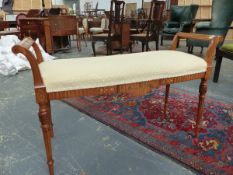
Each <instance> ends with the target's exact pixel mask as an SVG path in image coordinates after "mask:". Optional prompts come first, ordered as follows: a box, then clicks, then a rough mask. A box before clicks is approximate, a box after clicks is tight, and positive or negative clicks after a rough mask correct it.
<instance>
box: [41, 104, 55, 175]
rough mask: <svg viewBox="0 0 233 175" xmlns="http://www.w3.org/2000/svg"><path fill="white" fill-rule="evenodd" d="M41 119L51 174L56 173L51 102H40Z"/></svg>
mask: <svg viewBox="0 0 233 175" xmlns="http://www.w3.org/2000/svg"><path fill="white" fill-rule="evenodd" d="M38 115H39V119H40V122H41V128H42V133H43V137H44V144H45V150H46V156H47V164H48V168H49V174H50V175H54V165H53V158H52V143H51V129H50V128H51V127H50V119H49V103H44V104H39V113H38Z"/></svg>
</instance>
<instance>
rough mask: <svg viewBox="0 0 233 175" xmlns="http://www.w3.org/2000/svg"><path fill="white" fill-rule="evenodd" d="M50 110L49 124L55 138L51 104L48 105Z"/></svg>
mask: <svg viewBox="0 0 233 175" xmlns="http://www.w3.org/2000/svg"><path fill="white" fill-rule="evenodd" d="M48 107H49V108H48V110H49V123H50V133H51V137H54V132H53V120H52V112H51V105H50V102H49V105H48Z"/></svg>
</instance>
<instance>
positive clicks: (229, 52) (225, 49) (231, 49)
mask: <svg viewBox="0 0 233 175" xmlns="http://www.w3.org/2000/svg"><path fill="white" fill-rule="evenodd" d="M223 57H224V58H227V59H230V60H233V44H224V45H223V46H222V47H221V48H217V51H216V65H215V70H214V78H213V81H214V82H215V83H217V82H218V77H219V72H220V68H221V64H222V58H223Z"/></svg>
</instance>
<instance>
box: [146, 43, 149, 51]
mask: <svg viewBox="0 0 233 175" xmlns="http://www.w3.org/2000/svg"><path fill="white" fill-rule="evenodd" d="M146 51H147V52H148V51H149V42H147V43H146Z"/></svg>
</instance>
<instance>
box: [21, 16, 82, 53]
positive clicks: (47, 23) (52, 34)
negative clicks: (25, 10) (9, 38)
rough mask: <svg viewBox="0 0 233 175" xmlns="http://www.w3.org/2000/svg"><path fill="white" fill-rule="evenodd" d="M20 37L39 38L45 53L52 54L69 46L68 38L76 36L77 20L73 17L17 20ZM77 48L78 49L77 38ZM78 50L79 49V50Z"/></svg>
mask: <svg viewBox="0 0 233 175" xmlns="http://www.w3.org/2000/svg"><path fill="white" fill-rule="evenodd" d="M19 22H20V31H21V37H22V38H24V37H27V36H29V37H31V38H33V39H34V40H35V39H36V38H39V41H40V44H41V45H42V46H43V48H45V50H46V52H48V53H50V54H52V53H54V51H56V50H61V49H64V48H65V46H68V45H69V40H68V36H69V35H78V31H77V19H76V17H75V16H65V15H64V16H63V15H62V16H49V17H48V18H41V17H40V18H37V17H36V18H23V19H19ZM76 38H77V48H78V49H79V47H80V46H79V42H78V39H79V36H78V37H76ZM79 50H80V49H79Z"/></svg>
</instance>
